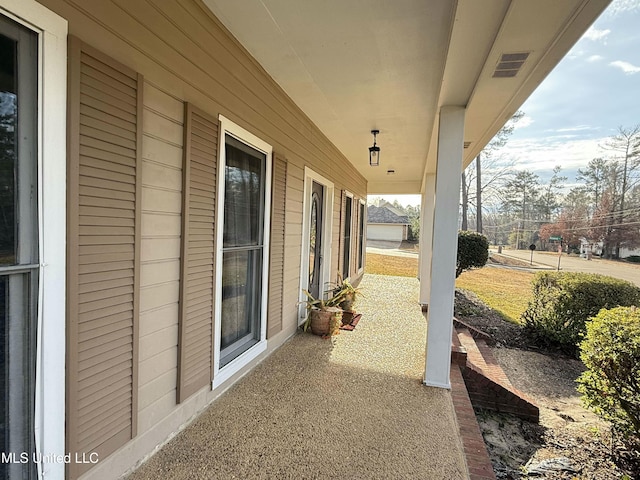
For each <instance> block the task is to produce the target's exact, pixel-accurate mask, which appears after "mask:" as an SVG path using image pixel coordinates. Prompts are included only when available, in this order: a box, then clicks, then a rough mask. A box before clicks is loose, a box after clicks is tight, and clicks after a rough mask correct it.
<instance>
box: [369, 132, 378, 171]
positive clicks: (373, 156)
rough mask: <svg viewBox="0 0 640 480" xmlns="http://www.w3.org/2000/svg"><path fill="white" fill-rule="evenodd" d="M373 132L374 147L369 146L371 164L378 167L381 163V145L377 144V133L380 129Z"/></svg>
mask: <svg viewBox="0 0 640 480" xmlns="http://www.w3.org/2000/svg"><path fill="white" fill-rule="evenodd" d="M371 133H373V147H369V165H371V166H372V167H377V166H378V165H380V147H378V146H377V145H376V135H378V134H379V133H380V130H371Z"/></svg>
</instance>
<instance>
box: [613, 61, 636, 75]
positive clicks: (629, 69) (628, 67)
mask: <svg viewBox="0 0 640 480" xmlns="http://www.w3.org/2000/svg"><path fill="white" fill-rule="evenodd" d="M609 65H611V66H612V67H616V68H619V69H620V70H622V71H623V72H624V73H626V74H627V75H633V74H634V73H640V67H636V66H635V65H633V64H631V63H629V62H623V61H622V60H616V61H615V62H611V63H610V64H609Z"/></svg>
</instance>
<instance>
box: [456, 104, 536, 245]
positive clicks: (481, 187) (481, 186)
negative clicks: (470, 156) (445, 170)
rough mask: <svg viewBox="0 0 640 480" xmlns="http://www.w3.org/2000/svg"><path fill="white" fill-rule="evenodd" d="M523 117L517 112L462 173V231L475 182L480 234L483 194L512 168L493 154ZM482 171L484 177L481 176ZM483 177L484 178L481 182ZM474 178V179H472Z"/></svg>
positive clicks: (466, 221)
mask: <svg viewBox="0 0 640 480" xmlns="http://www.w3.org/2000/svg"><path fill="white" fill-rule="evenodd" d="M523 116H524V112H522V111H517V112H516V113H515V114H514V115H513V116H512V117H511V118H510V119H509V121H508V122H507V123H506V124H505V125H504V126H503V127H502V128H501V129H500V130H499V131H498V133H496V135H495V136H494V137H493V138H492V139H491V141H490V142H489V143H488V144H487V146H486V147H485V148H484V149H483V150H482V152H480V153H479V154H478V156H477V157H476V159H475V160H474V163H473V164H472V165H473V166H472V165H469V166H468V167H467V169H466V170H465V171H464V172H462V180H461V183H462V186H461V187H462V230H467V228H468V212H469V205H470V197H471V186H472V185H473V183H474V180H475V216H476V231H478V232H480V233H482V228H483V226H482V215H483V211H482V204H483V200H482V198H483V194H484V193H486V191H487V190H489V189H490V188H493V187H494V186H495V185H496V184H498V183H499V181H500V180H501V179H504V178H505V177H506V176H507V175H508V174H509V172H510V171H511V167H513V163H514V162H513V161H512V162H506V163H505V162H500V163H501V164H499V162H498V160H504V159H502V158H496V157H495V152H496V151H497V150H499V149H500V148H502V147H504V146H505V144H506V143H507V140H508V139H509V137H510V136H511V134H512V133H513V131H514V130H515V126H516V123H517V122H518V121H519V120H520V119H521V118H522V117H523ZM483 157H484V162H485V163H484V167H483V164H482V161H481V160H482V158H483ZM483 171H484V175H483ZM483 176H484V177H485V178H486V180H484V182H483ZM474 177H475V178H474Z"/></svg>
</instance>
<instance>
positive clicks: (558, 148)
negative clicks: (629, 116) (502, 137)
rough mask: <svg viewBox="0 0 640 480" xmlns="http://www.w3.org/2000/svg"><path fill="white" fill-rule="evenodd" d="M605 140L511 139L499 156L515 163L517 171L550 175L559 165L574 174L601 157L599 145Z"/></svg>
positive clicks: (560, 138) (560, 136) (550, 137)
mask: <svg viewBox="0 0 640 480" xmlns="http://www.w3.org/2000/svg"><path fill="white" fill-rule="evenodd" d="M604 140H606V138H592V139H581V140H570V139H567V138H564V136H562V135H558V136H547V137H541V138H525V139H521V140H514V139H512V140H510V141H509V142H508V143H507V145H506V146H505V147H504V148H503V149H502V150H501V151H500V153H501V154H505V156H506V157H507V158H510V159H514V160H516V166H515V168H517V169H526V170H531V171H534V172H544V171H549V172H550V171H551V170H552V169H553V167H554V166H556V165H560V166H561V167H562V169H563V170H565V171H571V170H575V169H576V168H581V167H584V166H585V165H586V164H587V163H589V160H591V159H593V158H596V157H600V156H602V154H603V152H602V149H601V148H600V144H602V142H603V141H604Z"/></svg>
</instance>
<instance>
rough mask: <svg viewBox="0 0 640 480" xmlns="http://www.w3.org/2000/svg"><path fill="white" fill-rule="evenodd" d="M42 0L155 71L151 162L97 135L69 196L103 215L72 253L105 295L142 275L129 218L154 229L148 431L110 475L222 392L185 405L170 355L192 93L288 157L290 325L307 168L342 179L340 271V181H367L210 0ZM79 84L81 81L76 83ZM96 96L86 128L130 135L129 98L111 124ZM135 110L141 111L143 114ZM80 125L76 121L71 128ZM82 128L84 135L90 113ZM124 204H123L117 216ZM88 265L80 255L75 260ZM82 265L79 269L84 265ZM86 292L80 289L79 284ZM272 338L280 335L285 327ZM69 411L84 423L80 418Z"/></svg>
mask: <svg viewBox="0 0 640 480" xmlns="http://www.w3.org/2000/svg"><path fill="white" fill-rule="evenodd" d="M39 3H41V4H43V5H44V6H46V7H47V8H49V9H51V10H52V11H54V12H55V13H57V14H59V15H61V16H62V17H63V18H65V19H67V20H68V22H69V31H70V32H71V33H72V34H73V35H76V36H77V37H79V38H81V39H82V40H83V41H86V42H87V43H89V44H91V45H92V46H94V47H96V48H98V49H99V50H101V51H103V52H104V53H106V54H108V55H110V56H111V57H113V58H115V59H117V60H118V61H119V62H121V63H122V64H124V65H126V66H128V67H129V68H131V69H132V70H135V71H136V72H140V73H141V74H142V75H144V77H145V79H146V82H147V83H146V84H145V92H144V95H145V104H144V107H145V108H144V112H143V113H141V114H140V116H144V119H143V120H144V125H143V126H144V127H145V132H144V136H143V137H142V139H141V143H142V149H141V150H142V154H143V157H144V160H143V164H142V167H140V165H139V164H137V163H136V162H132V161H131V159H126V155H123V154H122V153H123V152H126V150H127V148H128V147H127V142H126V141H125V142H124V144H123V145H122V148H123V149H124V150H120V149H118V150H117V151H107V150H104V149H102V148H101V144H99V143H97V142H95V141H87V142H86V144H85V145H82V146H81V147H79V149H81V150H82V154H83V155H86V156H87V157H91V158H93V159H95V162H94V164H91V165H89V164H88V165H86V166H85V169H84V171H83V174H86V176H87V182H86V184H83V185H82V187H79V188H82V193H83V195H85V198H86V200H85V202H84V203H83V204H82V205H74V204H73V202H72V201H70V202H69V206H68V209H69V212H73V211H74V210H75V212H76V213H75V214H76V215H80V214H82V215H90V216H92V217H93V222H94V224H93V225H91V226H90V227H91V228H93V230H87V231H86V232H85V233H86V234H85V235H84V237H85V238H86V240H87V242H86V243H85V244H83V246H82V249H79V248H77V246H76V248H71V247H72V246H73V241H71V242H70V244H71V245H70V249H69V258H70V261H71V263H73V257H74V256H77V255H80V252H82V253H81V254H82V255H87V256H86V257H85V258H84V259H85V260H88V261H89V263H87V264H83V265H82V269H83V273H82V275H85V276H86V278H87V279H88V280H93V281H92V282H91V281H90V282H87V283H85V284H83V285H82V292H83V293H91V294H93V293H96V296H94V297H93V298H94V299H95V301H103V300H108V299H106V298H104V299H103V298H99V297H100V290H101V288H100V285H99V282H104V285H103V286H104V287H105V288H118V286H119V285H120V282H121V280H122V278H123V277H126V276H127V275H131V271H130V270H128V269H126V268H121V267H123V266H124V265H125V263H126V262H131V260H130V259H129V258H128V257H130V252H129V253H128V252H126V251H123V248H122V246H121V245H122V242H129V241H130V240H131V235H129V234H128V232H129V230H127V229H130V228H131V222H132V221H133V222H134V225H135V228H136V232H137V231H138V229H139V228H142V229H143V230H142V231H141V232H140V233H141V235H142V242H141V245H142V248H141V251H140V255H139V257H135V256H134V262H135V261H137V260H138V259H139V260H141V261H142V267H143V268H142V269H138V272H139V274H140V276H141V279H140V280H141V282H143V284H142V288H141V290H140V300H141V301H140V306H141V311H140V342H139V345H140V347H139V349H140V351H139V362H138V365H139V369H140V375H139V390H138V392H139V393H138V395H139V398H138V400H137V402H138V406H139V408H138V422H137V428H138V430H139V431H140V432H144V433H145V435H138V437H137V438H136V439H135V441H134V442H130V444H129V445H128V447H127V448H126V449H122V450H120V451H119V452H118V453H117V454H116V455H115V456H113V457H111V459H109V458H106V457H105V456H101V461H100V464H99V465H98V466H96V467H95V468H94V469H93V470H92V471H91V472H89V475H90V476H91V477H92V478H94V477H95V478H111V477H112V476H113V475H115V474H116V473H117V474H120V473H122V472H123V471H124V470H125V469H126V468H128V467H129V466H131V465H132V460H131V459H132V458H133V459H137V458H140V456H141V455H142V456H144V455H146V454H147V453H148V452H150V451H151V450H152V449H153V448H154V447H155V446H156V445H157V444H159V443H161V442H162V441H164V439H165V436H166V435H165V434H166V432H167V431H173V430H174V429H175V428H178V426H179V425H181V424H182V423H184V421H186V419H188V418H190V417H191V415H193V414H194V413H195V411H197V409H199V408H202V407H203V406H204V402H206V401H207V400H209V399H211V398H212V396H213V395H208V396H201V397H198V398H194V397H195V396H194V397H191V398H190V399H189V402H184V404H181V405H179V406H176V405H175V400H176V388H175V383H176V380H177V361H176V362H174V365H172V362H171V361H170V358H171V357H173V358H174V359H176V360H177V357H178V340H177V338H178V316H179V313H178V312H179V309H178V300H179V294H178V292H179V280H176V268H178V275H179V268H180V267H179V265H180V262H181V259H180V256H181V253H180V252H181V230H182V225H181V215H182V201H181V198H182V185H177V184H176V181H177V182H178V184H179V182H180V180H181V178H182V162H183V150H182V142H183V140H182V135H181V134H182V132H181V125H180V123H181V121H183V110H182V108H183V105H184V102H189V103H191V104H193V105H196V106H197V107H199V108H201V109H202V110H204V111H206V112H209V113H210V114H212V115H213V116H216V117H217V116H218V114H222V115H224V116H225V117H227V118H229V119H231V120H232V121H234V122H235V123H238V124H239V125H241V126H242V127H244V128H245V129H247V130H249V131H250V132H251V133H253V134H255V135H256V136H258V137H260V138H261V139H263V140H265V141H266V142H268V143H269V144H270V145H272V146H273V149H274V151H275V152H280V153H281V154H282V155H283V156H286V158H287V186H286V212H285V252H286V256H285V259H284V292H283V326H282V328H283V330H286V331H287V332H292V331H293V328H294V326H295V324H296V322H297V320H298V314H297V312H298V307H297V305H296V303H297V301H298V298H299V294H300V264H301V254H302V253H301V252H302V246H301V238H302V216H303V213H302V210H303V208H302V205H303V201H302V197H303V192H302V190H303V175H304V168H305V167H309V168H311V169H312V170H313V171H315V172H317V173H318V174H320V175H322V176H324V177H325V178H327V179H328V180H330V181H331V182H333V184H334V189H335V190H334V191H335V192H336V195H335V197H334V204H333V214H334V217H333V247H332V255H331V264H332V270H331V278H332V279H335V275H336V272H337V265H338V256H339V247H338V245H339V244H338V236H339V218H340V217H339V214H340V204H339V202H340V195H339V193H338V192H340V191H341V190H342V189H348V190H349V191H351V192H353V193H354V194H355V195H357V196H364V195H366V181H365V179H364V178H363V177H362V176H361V175H360V174H359V173H358V172H357V171H356V169H355V168H354V167H353V165H351V164H350V163H348V161H347V160H346V159H345V157H344V156H343V155H342V154H341V153H340V152H339V151H338V150H337V148H336V147H335V146H334V145H333V144H332V143H331V142H330V141H329V139H327V138H326V137H325V136H323V135H322V133H321V132H320V130H319V129H318V128H317V127H316V126H315V125H314V124H313V123H312V122H311V120H310V119H309V118H308V117H307V116H306V115H305V114H304V113H303V112H302V110H301V109H300V108H299V107H298V106H296V105H295V104H294V103H293V102H292V100H291V99H290V98H289V97H288V96H287V94H286V93H284V92H283V91H282V89H281V88H280V87H279V86H278V85H277V84H276V83H275V82H274V81H273V79H272V78H271V77H270V76H269V75H268V74H267V73H266V72H265V71H264V69H263V68H262V67H261V66H260V65H259V64H258V63H257V62H256V61H255V60H254V59H252V58H251V57H250V55H248V53H247V52H246V50H245V49H244V48H243V47H242V46H241V45H240V44H239V43H238V42H237V40H236V39H235V38H233V36H231V35H230V34H229V33H228V32H227V31H226V29H225V27H224V26H223V25H222V24H221V22H220V21H219V20H218V19H216V18H215V17H214V16H213V15H212V14H211V12H210V11H209V10H208V9H207V8H206V6H205V5H204V4H203V3H202V2H201V1H199V0H195V1H194V0H184V1H180V2H166V1H163V0H147V1H144V2H142V1H130V0H87V1H81V0H39ZM92 74H93V72H92V71H88V73H86V74H85V75H86V76H87V77H90V76H91V75H92ZM79 80H80V79H79V78H78V82H79ZM89 83H90V84H91V83H92V81H89ZM74 88H75V87H74V86H73V84H70V89H69V91H70V93H71V94H73V93H74ZM89 88H94V90H91V92H93V94H94V95H95V96H96V97H100V96H102V97H101V98H106V97H104V95H106V96H109V95H110V93H109V92H112V93H113V91H112V90H109V89H105V90H101V89H96V88H95V86H92V85H89ZM95 90H98V92H95ZM147 96H149V99H147V98H146V97H147ZM97 100H99V98H96V99H93V98H91V99H90V100H88V101H87V103H86V104H83V105H82V106H81V107H80V106H78V110H80V109H81V110H82V113H83V114H84V115H86V118H87V120H86V122H85V124H83V126H82V127H83V129H84V131H85V132H88V133H89V134H90V132H92V131H94V130H95V129H105V136H106V137H107V138H109V139H110V138H113V137H112V136H116V137H118V136H119V137H122V138H124V139H125V140H128V141H129V142H130V141H131V139H132V138H133V137H132V136H131V135H128V136H127V135H124V133H125V131H126V128H125V126H126V125H127V122H130V121H131V119H132V118H133V116H132V113H131V111H127V109H126V108H125V109H124V110H123V109H121V108H120V107H121V106H122V105H121V104H120V103H118V104H117V105H116V104H113V105H111V104H110V105H109V106H108V108H107V107H105V108H106V109H107V110H108V111H109V112H110V115H112V117H114V119H113V121H112V122H107V123H108V124H107V125H105V123H104V122H103V120H102V119H101V118H100V115H98V116H96V110H97V109H96V105H97V104H96V101H97ZM79 114H80V111H78V115H79ZM135 118H136V121H137V122H138V121H139V119H138V117H137V116H136V117H135ZM139 123H142V122H139ZM73 127H74V125H71V124H70V128H73ZM76 129H77V130H78V132H77V134H78V135H79V129H80V124H79V122H78V125H77V126H76ZM92 129H93V130H92ZM127 137H128V138H127ZM129 145H130V144H129ZM138 150H140V149H139V148H138ZM78 154H79V153H78ZM102 162H108V163H110V164H112V165H113V167H112V168H113V171H112V172H111V173H110V175H109V178H105V179H104V180H101V181H99V182H95V179H92V175H94V174H95V171H96V169H98V170H100V169H101V165H104V163H102ZM131 169H140V170H142V171H141V172H136V175H140V174H142V180H143V184H144V185H143V189H142V193H141V195H139V196H136V195H135V194H133V192H132V190H131V186H128V187H127V186H126V182H123V181H122V180H123V179H124V178H126V175H129V174H130V173H128V172H131ZM69 172H70V179H72V177H73V176H74V175H79V172H75V173H73V170H72V168H70V169H69ZM121 175H125V177H122V176H121ZM104 190H113V191H117V192H118V196H117V197H115V198H108V197H109V195H107V198H105V195H106V194H107V192H104ZM76 195H79V192H76ZM131 202H134V203H135V208H136V209H139V205H138V204H139V203H142V209H143V218H142V219H141V222H137V221H136V219H135V213H133V214H132V213H131V205H132V203H131ZM114 212H117V216H115V217H114ZM109 218H117V219H118V222H119V224H118V225H117V228H118V230H117V235H112V236H111V237H110V238H109V239H108V240H105V239H104V237H103V236H102V234H101V233H100V230H98V229H97V228H98V227H104V226H111V225H110V224H106V225H105V224H104V222H108V221H109V220H108V219H109ZM114 228H115V226H114ZM113 233H114V234H115V233H116V230H114V231H113ZM90 255H99V256H100V255H105V256H106V255H109V256H110V257H109V258H110V263H109V265H110V266H111V268H112V269H111V270H109V271H107V272H101V271H93V270H94V268H95V267H94V265H93V264H92V263H91V258H90V257H89V256H90ZM123 262H124V263H123ZM79 267H80V265H79V264H78V265H77V266H76V267H73V266H70V269H71V270H72V269H73V268H76V269H78V268H79ZM134 271H135V269H134ZM75 274H76V275H78V273H77V271H76V272H75ZM91 283H93V284H94V285H91ZM76 295H79V292H78V289H77V288H76ZM116 296H120V295H116ZM70 298H71V297H70ZM134 300H135V299H134ZM92 301H93V300H92ZM70 308H72V302H71V301H70ZM108 308H111V307H108ZM88 313H91V312H88ZM123 314H124V312H115V311H114V312H113V315H114V321H115V322H119V321H122V319H121V316H122V315H123ZM99 321H100V320H99V318H96V319H89V320H88V322H89V323H87V324H86V325H85V326H84V327H83V328H84V330H83V332H82V333H83V335H85V336H88V335H90V327H91V325H92V324H91V323H90V322H94V323H95V322H99ZM114 325H116V324H114ZM114 328H116V327H114ZM76 330H77V328H76ZM105 331H106V330H105ZM108 333H111V332H108ZM83 338H84V337H83ZM273 338H274V341H275V344H273V346H274V347H275V346H277V344H278V343H279V342H280V341H281V339H284V336H282V335H277V336H275V337H273ZM172 381H173V386H172V385H171V384H172ZM192 400H193V401H192ZM71 401H73V398H72V396H71ZM68 420H69V422H68V423H70V424H73V422H74V420H73V419H71V418H69V419H68ZM135 461H136V460H133V462H135ZM121 468H122V470H119V469H121ZM89 475H88V476H89Z"/></svg>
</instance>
